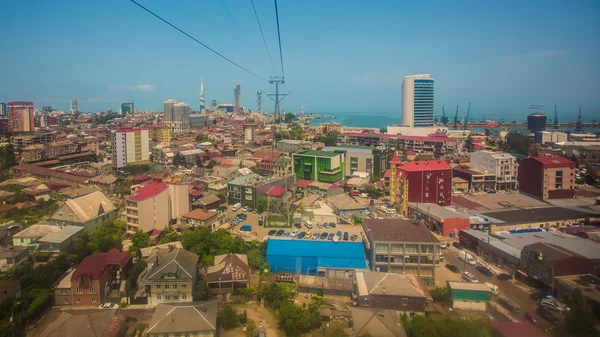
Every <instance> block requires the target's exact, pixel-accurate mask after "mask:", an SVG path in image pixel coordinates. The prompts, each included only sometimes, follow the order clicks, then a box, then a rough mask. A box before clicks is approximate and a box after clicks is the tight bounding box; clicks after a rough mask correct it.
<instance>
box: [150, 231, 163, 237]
mask: <svg viewBox="0 0 600 337" xmlns="http://www.w3.org/2000/svg"><path fill="white" fill-rule="evenodd" d="M162 232H163V231H161V230H160V229H153V230H152V233H150V236H159V235H161V234H162Z"/></svg>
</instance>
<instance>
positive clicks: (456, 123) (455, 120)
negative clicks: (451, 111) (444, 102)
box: [454, 105, 458, 130]
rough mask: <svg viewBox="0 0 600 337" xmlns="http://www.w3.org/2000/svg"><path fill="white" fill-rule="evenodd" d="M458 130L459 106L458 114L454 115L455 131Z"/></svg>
mask: <svg viewBox="0 0 600 337" xmlns="http://www.w3.org/2000/svg"><path fill="white" fill-rule="evenodd" d="M456 129H458V105H457V106H456V114H455V115H454V130H456Z"/></svg>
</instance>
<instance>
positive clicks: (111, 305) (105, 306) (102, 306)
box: [98, 303, 119, 309]
mask: <svg viewBox="0 0 600 337" xmlns="http://www.w3.org/2000/svg"><path fill="white" fill-rule="evenodd" d="M98 309H119V305H118V304H115V303H104V304H100V306H99V307H98Z"/></svg>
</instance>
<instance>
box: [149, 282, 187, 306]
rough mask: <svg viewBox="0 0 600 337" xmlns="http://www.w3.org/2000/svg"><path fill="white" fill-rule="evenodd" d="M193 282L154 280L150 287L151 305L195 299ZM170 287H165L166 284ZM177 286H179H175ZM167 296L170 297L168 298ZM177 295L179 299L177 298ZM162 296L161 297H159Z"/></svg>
mask: <svg viewBox="0 0 600 337" xmlns="http://www.w3.org/2000/svg"><path fill="white" fill-rule="evenodd" d="M193 284H195V283H193V282H192V281H191V280H190V281H182V280H178V281H170V282H152V283H151V284H150V285H149V286H148V288H149V289H150V295H149V296H148V304H149V305H157V304H159V303H186V302H192V301H193V296H192V292H193V288H194V287H193V286H192V285H193ZM167 285H168V286H169V288H165V286H167ZM174 286H176V287H177V288H174ZM167 296H168V297H169V298H168V299H167ZM175 296H177V299H175ZM159 297H160V299H159ZM184 297H185V298H184Z"/></svg>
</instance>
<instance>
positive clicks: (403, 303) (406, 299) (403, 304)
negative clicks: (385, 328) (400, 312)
mask: <svg viewBox="0 0 600 337" xmlns="http://www.w3.org/2000/svg"><path fill="white" fill-rule="evenodd" d="M402 306H404V307H406V306H408V298H403V299H402Z"/></svg>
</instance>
